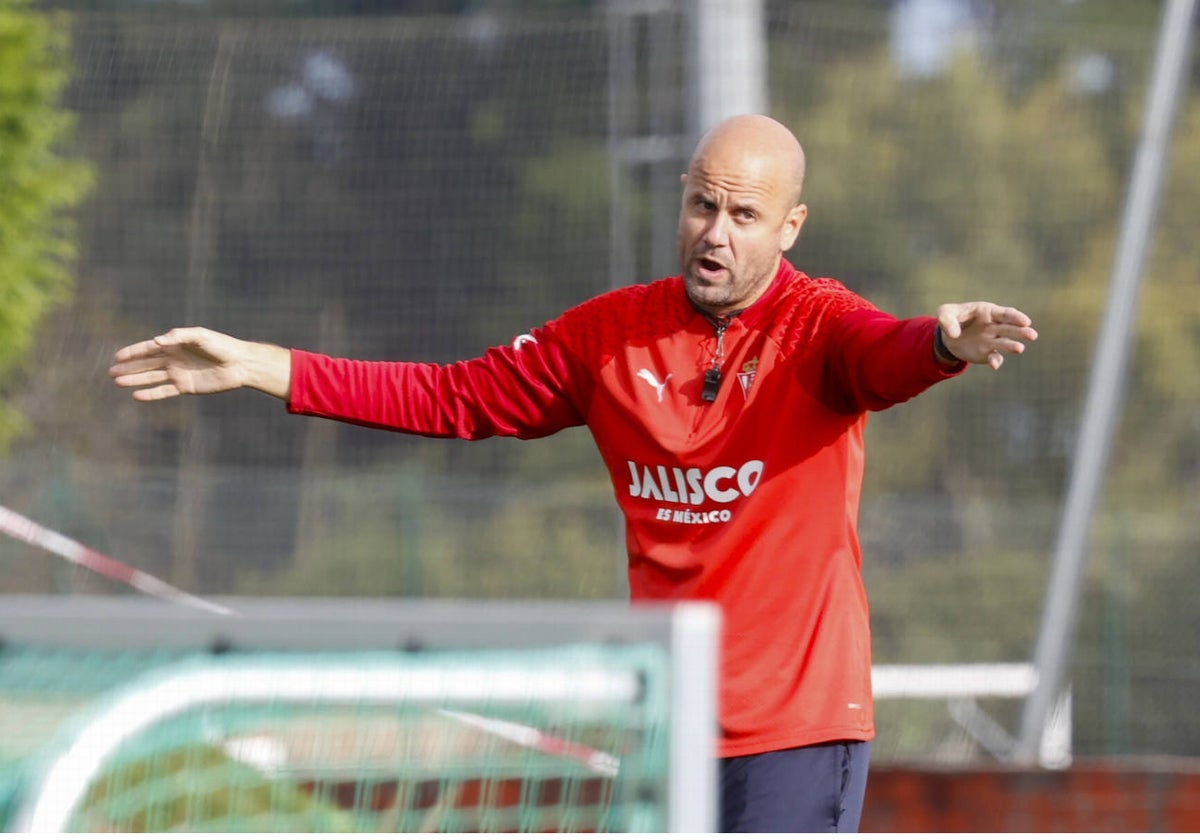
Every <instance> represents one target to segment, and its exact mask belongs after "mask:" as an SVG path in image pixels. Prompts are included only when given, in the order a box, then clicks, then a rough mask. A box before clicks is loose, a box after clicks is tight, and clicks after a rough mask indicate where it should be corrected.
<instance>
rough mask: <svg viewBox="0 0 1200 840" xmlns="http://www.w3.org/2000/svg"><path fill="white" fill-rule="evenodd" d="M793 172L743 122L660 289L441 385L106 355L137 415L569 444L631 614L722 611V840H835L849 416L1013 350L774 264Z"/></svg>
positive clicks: (857, 749)
mask: <svg viewBox="0 0 1200 840" xmlns="http://www.w3.org/2000/svg"><path fill="white" fill-rule="evenodd" d="M804 167H805V162H804V152H803V150H802V148H801V146H800V144H799V142H797V140H796V138H795V137H794V136H793V135H792V133H791V132H790V131H789V130H788V129H787V128H786V127H784V126H783V125H781V124H779V123H778V122H776V121H774V120H772V119H770V118H768V117H765V116H760V115H746V116H739V117H735V118H733V119H730V120H727V121H725V122H723V123H721V124H720V125H718V126H716V127H715V128H714V129H712V130H711V131H710V132H709V133H708V134H707V135H705V137H704V138H703V139H702V140H701V141H700V143H699V144H698V146H697V148H696V151H695V153H694V154H693V156H692V158H691V160H690V162H689V165H688V170H687V173H686V174H685V175H684V176H683V198H682V203H681V207H680V213H679V234H678V244H679V258H680V264H681V274H680V275H679V276H675V277H668V278H664V279H661V280H657V281H655V282H651V283H647V284H643V285H633V286H628V287H626V288H622V289H617V290H615V291H612V292H609V293H607V294H603V295H600V296H599V297H596V298H593V299H591V300H589V301H586V302H584V303H581V304H579V305H578V306H576V307H574V308H572V309H570V310H568V311H567V312H565V313H564V314H563V315H561V316H560V317H559V318H556V319H555V320H553V321H550V322H549V323H547V324H545V325H544V326H542V327H541V328H538V329H534V330H532V331H531V332H529V333H526V334H523V335H520V336H518V337H516V338H515V339H514V340H513V342H512V344H511V345H508V346H503V347H496V348H493V349H491V350H489V351H487V352H486V353H485V354H484V355H482V356H480V357H478V358H475V359H470V360H466V361H462V362H458V363H455V364H453V365H446V366H437V365H429V364H418V363H411V362H361V361H352V360H348V359H333V358H329V357H326V356H321V355H318V354H314V353H309V352H305V351H301V350H287V349H284V348H281V347H276V346H273V345H268V344H259V343H253V342H246V341H242V340H239V339H235V338H233V337H230V336H226V335H222V334H220V333H215V332H212V331H210V330H206V329H203V328H184V329H174V330H171V331H170V332H168V333H166V334H164V335H161V336H158V337H157V338H154V339H150V340H148V341H143V342H141V343H138V344H134V345H131V346H129V347H126V348H124V349H122V350H119V351H118V352H117V354H116V358H115V363H114V365H113V367H112V371H111V372H112V375H113V377H114V379H115V381H116V384H117V385H119V386H121V387H126V388H133V389H135V391H134V397H135V398H136V399H139V400H158V399H164V398H168V397H174V396H176V395H179V394H208V393H215V392H218V391H226V390H230V389H233V388H239V387H250V388H256V389H258V390H261V391H263V392H265V393H267V394H270V395H272V396H275V397H278V398H279V399H282V400H285V401H286V403H287V409H288V411H290V412H292V413H297V414H305V415H312V416H318V417H327V418H333V419H337V420H342V421H346V422H350V423H357V424H362V425H367V426H372V427H376V428H385V429H392V430H395V431H400V432H408V433H415V434H421V435H426V436H442V437H458V438H463V439H471V440H474V439H478V438H483V437H489V436H493V435H510V436H516V437H520V438H535V437H542V436H545V435H549V434H553V433H554V432H557V431H559V430H561V429H563V428H567V427H570V426H577V425H586V426H587V427H588V428H589V430H590V431H591V433H592V435H593V437H594V439H595V441H596V445H597V447H598V448H599V450H600V454H601V456H602V457H603V459H604V463H605V465H606V467H607V468H608V471H609V473H610V476H611V478H612V482H613V488H614V491H615V493H616V498H617V502H618V504H619V506H620V508H621V511H622V513H623V515H624V518H625V523H626V546H627V549H628V554H629V585H630V592H631V597H632V598H633V599H634V600H635V601H655V600H706V601H714V602H716V603H717V604H719V605H720V606H721V608H722V611H723V615H724V624H723V629H722V662H721V666H722V672H721V688H720V699H719V706H720V732H719V736H718V738H717V741H716V744H715V750H716V754H717V756H718V757H719V758H720V762H721V772H720V785H721V790H720V813H721V829H722V830H723V831H763V832H809V831H855V830H857V828H858V824H859V818H860V815H861V812H862V803H863V797H864V791H865V788H866V777H867V764H868V761H869V743H870V741H871V739H872V737H873V736H874V734H875V730H874V723H873V707H872V695H871V676H870V669H871V654H870V629H869V622H868V615H867V601H866V594H865V591H864V588H863V584H862V577H861V563H862V559H861V555H860V551H859V544H858V538H857V533H856V526H857V516H858V501H859V495H860V492H861V487H862V471H863V428H864V425H865V421H866V416H867V413H868V412H870V411H878V410H881V409H884V408H887V407H889V406H892V405H895V404H896V403H899V402H903V401H905V400H908V399H910V398H911V397H914V396H916V395H917V394H919V393H921V392H922V391H923V390H925V389H926V388H928V387H930V386H932V385H934V384H936V383H938V382H941V381H942V380H945V379H948V378H950V377H953V376H956V375H958V374H959V373H961V372H962V371H963V370H964V369H965V368H966V367H967V365H968V364H977V365H986V366H988V367H990V368H992V369H998V368H999V367H1000V366H1001V364H1002V362H1003V360H1004V357H1005V356H1006V355H1009V354H1019V353H1022V352H1024V350H1025V344H1026V342H1029V341H1033V340H1035V339H1036V338H1037V333H1036V331H1035V330H1034V329H1033V326H1032V323H1031V321H1030V319H1029V317H1028V316H1026V315H1025V314H1023V313H1022V312H1020V311H1018V310H1016V309H1013V308H1011V307H1006V306H998V305H995V304H992V303H986V302H973V303H950V304H944V305H942V306H940V307H939V308H938V310H937V313H936V316H921V317H915V318H908V319H898V318H895V317H893V316H892V315H889V314H887V313H884V312H881V311H879V310H878V309H876V308H875V307H874V306H872V305H871V304H870V303H869V302H867V301H866V300H864V299H863V298H861V297H859V296H858V295H856V294H855V293H853V292H851V291H849V290H848V289H847V288H846V287H845V286H843V285H841V284H840V283H838V282H837V281H835V280H832V279H828V278H818V279H814V278H810V277H808V276H807V275H805V274H803V273H802V272H800V271H797V270H796V269H795V268H794V267H793V266H792V265H791V264H790V263H789V262H788V261H787V260H785V259H784V256H783V255H784V252H786V251H787V250H788V249H790V248H791V247H792V246H793V244H795V242H796V239H797V237H798V236H799V234H800V230H801V228H802V227H803V225H804V221H805V218H806V217H807V214H808V208H807V207H806V206H805V205H804V204H802V203H801V201H800V196H801V191H802V188H803V183H804Z"/></svg>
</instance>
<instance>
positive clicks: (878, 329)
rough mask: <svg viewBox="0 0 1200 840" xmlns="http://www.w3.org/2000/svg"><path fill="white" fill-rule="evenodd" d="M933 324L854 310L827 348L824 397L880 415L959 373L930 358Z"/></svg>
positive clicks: (924, 319) (848, 408)
mask: <svg viewBox="0 0 1200 840" xmlns="http://www.w3.org/2000/svg"><path fill="white" fill-rule="evenodd" d="M936 327H937V319H936V318H933V317H931V316H920V317H916V318H906V319H898V318H896V317H894V316H892V315H889V314H888V313H886V312H881V311H879V310H877V309H855V310H852V311H850V312H847V313H846V314H844V315H843V316H842V317H841V318H840V319H838V321H837V323H836V325H835V326H834V327H833V334H832V335H831V337H830V341H829V342H828V343H827V345H826V352H827V358H826V370H827V380H826V386H827V388H826V393H827V394H828V396H829V401H830V402H831V403H832V404H834V405H835V406H836V407H837V408H839V409H841V410H844V411H880V410H882V409H885V408H888V407H889V406H892V405H895V404H897V403H901V402H905V401H906V400H909V399H911V398H913V397H915V396H917V395H918V394H920V393H921V392H922V391H924V390H925V389H927V388H929V387H930V386H932V385H935V384H936V383H938V382H941V381H943V380H945V379H950V378H952V377H954V376H957V375H958V374H960V373H962V372H963V371H964V370H965V369H966V367H967V365H966V363H965V362H963V363H960V364H958V365H955V366H954V367H943V366H942V365H940V364H938V362H937V360H936V359H935V358H934V354H933V332H934V329H935V328H936Z"/></svg>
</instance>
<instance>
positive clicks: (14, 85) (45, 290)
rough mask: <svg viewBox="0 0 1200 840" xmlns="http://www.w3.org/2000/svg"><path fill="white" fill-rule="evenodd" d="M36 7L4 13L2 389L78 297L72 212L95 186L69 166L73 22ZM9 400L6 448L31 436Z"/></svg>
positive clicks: (17, 1) (2, 438) (1, 417)
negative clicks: (53, 318) (38, 334)
mask: <svg viewBox="0 0 1200 840" xmlns="http://www.w3.org/2000/svg"><path fill="white" fill-rule="evenodd" d="M29 5H30V4H29V2H28V0H5V2H4V3H3V4H0V150H2V151H0V383H3V382H8V381H9V380H11V378H12V376H13V374H14V372H15V371H17V370H18V369H19V368H20V367H21V365H22V364H23V363H24V361H25V360H26V356H27V354H28V351H29V348H30V346H31V344H32V342H33V339H34V335H35V331H36V329H37V326H38V324H39V323H40V322H41V320H42V319H43V317H44V316H45V315H46V314H47V313H48V312H49V311H50V309H51V308H52V307H53V306H54V305H55V304H57V303H60V302H62V301H63V300H65V299H66V298H67V296H68V294H69V292H70V288H71V274H70V267H69V265H70V260H71V258H72V257H73V256H74V254H75V242H74V235H73V234H74V227H73V225H72V223H71V219H70V217H69V215H68V211H69V210H70V209H71V208H72V207H73V206H74V205H75V204H76V203H77V202H78V201H79V200H80V199H81V198H82V197H83V195H84V194H85V192H86V190H87V188H88V186H89V183H90V174H89V169H88V167H87V165H86V164H85V163H83V162H82V161H78V160H71V159H69V158H67V157H64V155H63V151H62V147H63V145H64V144H65V143H66V141H67V140H68V138H69V136H70V132H71V128H72V124H73V120H72V117H71V115H70V114H69V113H68V112H67V111H65V110H63V109H62V108H60V106H59V97H60V95H61V94H62V91H63V88H64V86H65V85H66V83H67V81H68V79H69V76H70V63H69V54H68V39H67V34H66V27H65V25H64V18H63V17H61V16H58V15H44V14H39V13H37V12H35V11H33V10H31V9H30V8H29ZM24 425H25V424H24V422H23V420H22V418H21V415H20V413H19V412H18V411H17V410H16V409H15V408H14V407H13V405H12V404H11V401H10V400H8V399H0V449H3V448H4V447H6V446H7V444H8V443H9V442H11V440H12V439H13V437H14V436H15V435H16V434H18V433H19V432H20V431H21V430H22V428H23V427H24Z"/></svg>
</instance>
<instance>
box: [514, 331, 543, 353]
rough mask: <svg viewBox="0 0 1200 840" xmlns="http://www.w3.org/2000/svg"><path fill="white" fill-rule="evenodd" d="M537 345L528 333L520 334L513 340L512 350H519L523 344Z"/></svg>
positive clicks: (536, 341) (535, 340)
mask: <svg viewBox="0 0 1200 840" xmlns="http://www.w3.org/2000/svg"><path fill="white" fill-rule="evenodd" d="M537 343H538V340H537V339H536V338H534V337H533V336H531V335H530V334H529V333H521V334H520V335H519V336H517V337H516V338H514V339H513V342H512V348H513V349H514V350H520V349H521V346H522V345H524V344H537Z"/></svg>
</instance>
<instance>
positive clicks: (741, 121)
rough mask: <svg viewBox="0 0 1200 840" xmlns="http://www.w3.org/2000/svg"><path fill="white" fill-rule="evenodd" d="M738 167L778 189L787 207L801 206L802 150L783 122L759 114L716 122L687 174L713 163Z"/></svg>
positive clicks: (695, 155) (697, 150) (698, 149)
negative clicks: (767, 180)
mask: <svg viewBox="0 0 1200 840" xmlns="http://www.w3.org/2000/svg"><path fill="white" fill-rule="evenodd" d="M735 160H736V161H737V162H738V165H739V166H742V167H745V168H748V169H751V170H753V171H754V172H755V174H758V175H761V176H762V177H764V178H768V179H770V181H771V182H772V183H774V184H776V185H778V186H780V187H784V189H782V190H781V193H782V194H783V196H784V197H785V198H786V200H787V202H788V206H794V205H797V204H799V203H800V194H801V192H802V191H803V189H804V149H803V148H802V147H801V146H800V141H799V140H797V139H796V135H794V134H792V132H791V131H790V130H789V129H788V128H787V126H785V125H783V124H782V123H780V122H778V121H776V120H773V119H771V118H770V117H767V116H763V115H761V114H742V115H740V116H736V117H730V118H729V119H727V120H725V121H723V122H721V123H718V124H717V125H716V126H715V127H713V128H712V129H710V130H709V131H708V133H707V134H705V135H704V136H703V137H701V138H700V142H699V143H698V144H696V151H695V152H693V153H692V158H691V160H690V161H689V162H688V172H689V173H690V172H692V171H693V170H694V169H696V168H698V167H699V168H707V167H708V166H711V165H712V164H713V163H714V162H718V163H721V164H724V163H727V162H731V161H735Z"/></svg>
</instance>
